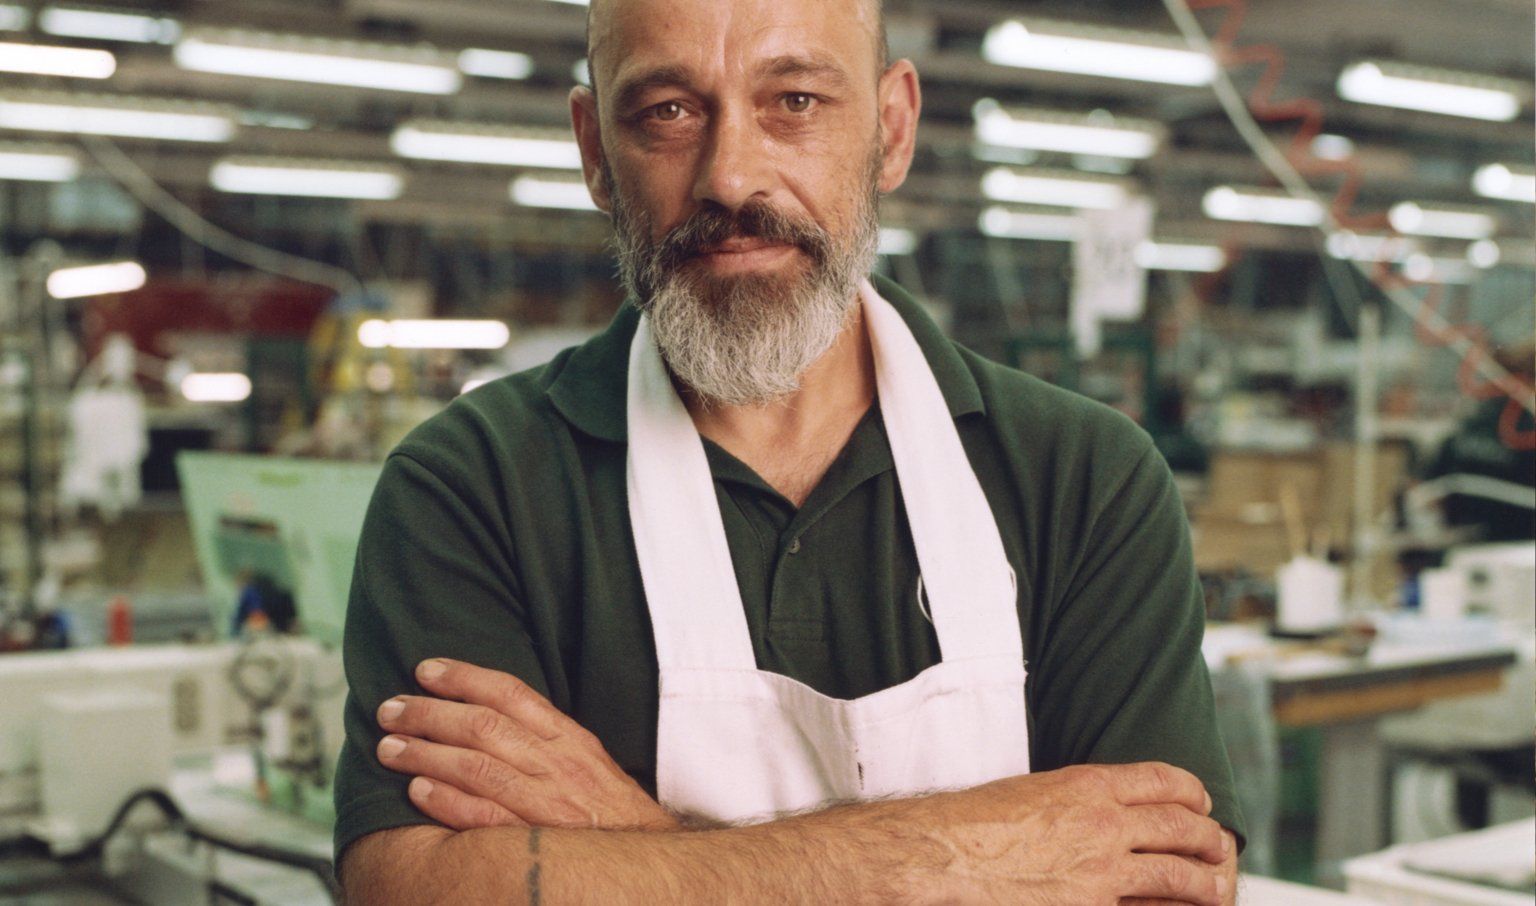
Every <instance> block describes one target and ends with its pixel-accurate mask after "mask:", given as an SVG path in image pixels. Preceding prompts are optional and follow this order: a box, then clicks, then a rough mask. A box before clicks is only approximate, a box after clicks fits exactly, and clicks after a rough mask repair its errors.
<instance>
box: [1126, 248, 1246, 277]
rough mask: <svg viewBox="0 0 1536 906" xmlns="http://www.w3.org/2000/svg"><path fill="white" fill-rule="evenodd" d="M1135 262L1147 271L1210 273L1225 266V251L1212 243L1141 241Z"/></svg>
mask: <svg viewBox="0 0 1536 906" xmlns="http://www.w3.org/2000/svg"><path fill="white" fill-rule="evenodd" d="M1136 263H1137V264H1138V265H1140V266H1141V267H1143V268H1145V269H1146V270H1149V271H1189V272H1191V273H1197V274H1212V273H1215V272H1216V271H1219V270H1221V269H1222V268H1224V267H1226V266H1227V253H1226V251H1225V250H1223V249H1222V248H1220V247H1219V246H1214V245H1191V244H1186V243H1177V242H1143V243H1142V244H1141V245H1139V246H1137V247H1136Z"/></svg>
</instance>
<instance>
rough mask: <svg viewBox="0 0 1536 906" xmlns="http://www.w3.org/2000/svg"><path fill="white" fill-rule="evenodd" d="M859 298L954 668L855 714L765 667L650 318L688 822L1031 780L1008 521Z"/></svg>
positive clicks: (643, 453) (671, 727) (642, 497)
mask: <svg viewBox="0 0 1536 906" xmlns="http://www.w3.org/2000/svg"><path fill="white" fill-rule="evenodd" d="M861 297H862V301H863V305H864V317H865V323H866V325H867V327H868V330H869V334H870V339H871V342H872V344H873V346H874V356H875V372H876V385H877V387H878V389H879V401H880V409H881V414H882V416H883V417H884V419H885V424H886V429H887V432H888V434H889V436H890V445H891V454H892V458H893V459H894V461H895V465H896V475H897V480H898V482H899V484H900V487H901V493H902V497H903V499H904V500H905V503H906V510H907V517H908V520H909V522H910V524H911V531H912V540H913V543H914V546H915V547H916V551H917V561H918V566H919V569H920V571H921V574H922V577H923V579H922V584H923V585H924V586H926V591H927V597H928V601H929V604H930V610H931V614H932V617H931V618H932V620H933V625H934V628H935V630H936V634H937V636H938V641H939V649H940V655H941V657H942V660H941V662H940V663H938V664H935V665H934V666H932V667H930V668H928V669H927V670H925V671H923V672H922V673H921V674H919V675H918V676H916V677H915V678H913V679H911V680H909V681H908V682H905V683H903V684H901V685H899V686H895V687H892V688H890V689H885V690H882V691H880V692H876V693H874V694H873V695H867V696H864V697H863V698H858V699H853V700H844V699H834V698H829V697H827V696H825V695H822V694H820V693H818V692H816V691H815V690H813V689H811V688H810V687H809V686H806V685H805V684H804V683H800V682H797V681H795V680H793V679H790V678H788V677H785V676H781V675H779V674H776V673H769V672H766V671H763V670H759V669H757V663H756V659H755V657H754V655H753V653H752V642H751V639H750V637H749V636H748V631H747V620H746V613H745V611H744V609H743V605H742V602H741V594H740V591H739V589H738V588H737V586H736V573H735V570H734V568H733V567H732V565H731V553H730V549H729V548H728V547H727V544H726V538H725V527H724V523H723V522H722V521H721V517H720V507H719V503H718V500H717V498H716V496H715V485H714V481H713V479H712V477H711V475H710V471H709V463H708V461H707V459H706V457H705V453H704V445H703V442H702V441H701V440H700V438H699V434H698V430H697V429H696V428H695V427H694V424H693V420H692V419H691V418H690V417H689V415H688V412H687V410H686V409H685V408H684V406H683V403H682V400H681V399H680V398H679V397H678V395H677V392H676V390H675V389H674V388H673V386H672V382H671V380H670V378H669V376H668V373H667V370H666V367H665V366H664V365H663V363H662V359H661V355H660V354H659V353H658V352H657V349H656V346H655V342H654V340H653V335H652V332H651V326H650V319H649V318H647V317H642V318H641V319H640V325H639V328H638V329H637V331H636V333H635V339H634V342H633V344H632V346H631V348H630V362H629V389H628V423H629V462H628V476H627V481H628V490H629V518H630V524H631V527H632V529H633V532H634V538H635V548H636V553H637V554H638V556H639V561H640V575H641V579H642V580H643V583H644V586H645V597H646V601H647V603H648V605H649V608H650V614H651V622H652V624H653V627H654V630H655V636H656V654H657V659H658V661H659V666H660V677H661V689H660V693H661V711H660V717H659V725H658V728H657V753H656V760H657V767H656V783H657V793H658V798H659V799H660V801H661V803H662V805H664V806H666V807H668V808H669V809H672V810H673V811H676V812H679V813H681V814H685V815H693V816H699V817H703V818H707V819H711V820H715V821H722V822H732V823H750V822H755V821H766V820H770V819H772V818H775V817H778V816H782V815H785V814H788V813H793V812H800V811H805V810H808V809H817V808H820V807H824V806H826V805H828V804H830V803H833V802H840V801H849V800H863V799H876V798H883V797H902V796H912V795H918V794H921V793H925V792H931V791H936V790H943V789H961V788H966V787H971V786H976V785H978V784H982V783H986V782H989V781H992V780H997V779H1000V778H1003V777H1009V776H1013V775H1017V774H1024V773H1028V771H1029V737H1028V730H1027V727H1026V724H1025V710H1024V709H1025V705H1024V652H1023V643H1022V640H1021V638H1020V634H1019V618H1018V610H1017V604H1016V594H1015V591H1014V582H1013V573H1012V570H1011V568H1010V566H1009V564H1008V560H1007V556H1006V554H1005V553H1004V551H1003V543H1002V539H1001V537H999V535H998V531H997V523H996V521H995V520H994V518H993V516H992V511H991V509H990V508H989V506H988V504H987V501H986V498H985V496H984V495H983V492H982V489H981V485H980V483H979V482H978V481H977V480H976V475H975V473H974V472H973V471H972V470H971V467H970V463H969V461H968V460H967V459H966V455H965V450H964V449H963V448H962V447H961V444H960V436H959V434H958V433H957V432H956V430H955V424H954V420H953V418H952V417H951V415H950V413H949V408H948V406H947V405H946V404H945V401H944V397H943V395H942V393H941V392H940V390H939V385H938V382H937V381H936V380H935V379H934V377H933V373H932V371H931V370H930V369H929V366H928V362H927V360H926V359H925V358H924V356H923V353H922V350H921V349H920V348H919V347H918V345H917V342H916V340H914V339H913V337H912V333H911V331H910V330H908V328H907V325H906V323H905V322H904V321H903V320H902V319H901V316H900V315H899V314H898V313H897V312H896V310H895V309H894V308H892V307H891V305H890V303H889V302H887V301H886V300H885V299H883V298H881V297H880V296H879V294H878V293H876V292H875V290H874V288H873V287H872V286H870V285H869V284H868V283H867V282H866V283H865V284H864V286H863V287H862V288H861ZM919 594H921V591H920V592H919Z"/></svg>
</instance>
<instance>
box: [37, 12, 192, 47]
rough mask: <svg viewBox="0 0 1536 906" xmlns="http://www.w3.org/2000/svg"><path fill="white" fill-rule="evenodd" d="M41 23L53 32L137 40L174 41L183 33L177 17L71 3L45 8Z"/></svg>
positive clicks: (165, 42)
mask: <svg viewBox="0 0 1536 906" xmlns="http://www.w3.org/2000/svg"><path fill="white" fill-rule="evenodd" d="M37 27H38V28H39V29H40V30H42V31H44V32H47V33H48V34H50V35H59V36H60V37H65V38H91V39H95V40H99V41H128V42H132V43H135V44H174V43H175V42H176V39H177V38H179V37H181V23H180V22H177V21H176V20H175V19H165V18H160V17H158V16H144V15H139V14H137V13H124V12H109V11H107V10H97V9H77V8H73V7H67V6H50V7H48V8H47V9H45V10H43V11H42V12H41V13H40V14H38V17H37Z"/></svg>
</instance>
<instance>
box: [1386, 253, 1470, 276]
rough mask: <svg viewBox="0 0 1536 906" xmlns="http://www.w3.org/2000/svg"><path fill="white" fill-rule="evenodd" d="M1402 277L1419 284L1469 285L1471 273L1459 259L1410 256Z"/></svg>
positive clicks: (1462, 260)
mask: <svg viewBox="0 0 1536 906" xmlns="http://www.w3.org/2000/svg"><path fill="white" fill-rule="evenodd" d="M1403 276H1405V277H1407V278H1408V279H1409V280H1413V281H1416V282H1419V283H1471V282H1472V279H1473V271H1472V268H1471V266H1470V265H1468V264H1467V262H1466V261H1465V260H1464V259H1461V258H1431V257H1430V256H1428V255H1425V254H1417V255H1410V256H1409V257H1408V261H1407V262H1406V263H1405V264H1404V265H1403Z"/></svg>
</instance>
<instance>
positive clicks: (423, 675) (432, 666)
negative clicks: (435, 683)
mask: <svg viewBox="0 0 1536 906" xmlns="http://www.w3.org/2000/svg"><path fill="white" fill-rule="evenodd" d="M447 669H448V665H447V664H445V663H443V662H442V661H439V660H430V661H422V662H421V666H419V667H417V668H416V676H417V677H418V678H420V679H422V680H424V681H427V682H430V681H432V680H435V679H437V678H438V677H440V676H442V675H443V672H444V671H446V670H447Z"/></svg>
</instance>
